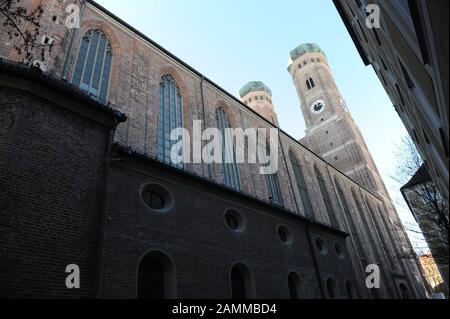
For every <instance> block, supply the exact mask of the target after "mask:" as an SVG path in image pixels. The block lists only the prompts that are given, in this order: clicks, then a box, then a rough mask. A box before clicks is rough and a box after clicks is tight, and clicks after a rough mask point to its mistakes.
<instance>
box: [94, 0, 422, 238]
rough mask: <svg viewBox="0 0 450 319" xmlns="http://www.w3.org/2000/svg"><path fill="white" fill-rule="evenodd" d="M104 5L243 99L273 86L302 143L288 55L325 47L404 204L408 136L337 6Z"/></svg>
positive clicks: (207, 1) (293, 0)
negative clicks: (402, 174)
mask: <svg viewBox="0 0 450 319" xmlns="http://www.w3.org/2000/svg"><path fill="white" fill-rule="evenodd" d="M97 2H98V3H100V4H101V5H103V6H105V7H106V8H107V9H108V10H110V11H112V12H113V13H114V14H116V15H118V16H119V17H120V18H122V19H123V20H125V21H126V22H127V23H129V24H131V25H132V26H133V27H135V28H137V29H138V30H140V31H141V32H143V33H144V34H146V35H147V36H148V37H150V38H151V39H152V40H154V41H156V42H157V43H158V44H160V45H161V46H163V47H164V48H166V49H167V50H169V51H170V52H172V53H173V54H175V55H176V56H177V57H179V58H180V59H182V60H183V61H185V62H186V63H188V64H189V65H191V66H192V67H194V68H195V69H197V70H198V71H199V72H201V73H203V74H204V75H205V76H207V77H208V78H210V79H211V80H213V81H214V82H216V83H217V84H218V85H220V86H221V87H223V88H224V89H226V90H227V91H228V92H230V93H232V94H234V95H236V96H238V92H239V89H240V88H241V87H242V86H243V85H244V84H245V83H247V82H248V81H254V80H258V81H263V82H264V83H266V84H267V85H268V86H269V87H270V88H271V89H272V92H273V101H274V104H275V108H276V112H277V114H278V118H279V121H280V125H281V127H282V128H283V130H285V131H286V132H288V133H289V134H291V135H292V136H293V137H295V138H298V139H299V138H301V137H303V136H304V130H305V125H304V121H303V117H302V114H301V111H300V107H299V105H300V102H299V98H298V96H297V93H296V90H295V87H294V86H293V83H292V80H291V77H290V75H289V73H288V72H287V71H286V65H287V61H288V55H289V52H290V51H291V50H292V49H294V48H295V47H296V46H297V45H299V44H301V43H304V42H315V43H317V44H319V45H320V46H321V48H322V49H323V50H324V51H325V53H326V54H327V57H328V60H329V64H330V66H331V69H332V71H333V74H334V77H335V80H336V82H337V85H338V87H339V89H340V91H341V93H342V95H343V96H344V98H345V100H346V102H347V104H348V106H349V109H350V112H351V113H352V115H353V117H354V119H355V121H356V123H357V124H358V126H359V127H360V128H361V130H362V133H363V135H364V137H365V139H366V142H367V144H368V146H369V149H370V151H371V153H372V155H373V157H374V159H375V162H376V164H377V165H378V168H379V170H380V172H381V174H382V176H383V178H384V181H385V183H386V185H387V187H388V189H389V191H390V193H391V196H392V198H393V199H394V201H396V200H397V199H401V194H400V192H399V190H398V185H396V184H395V183H394V182H393V181H392V179H391V178H390V175H392V174H393V173H394V168H395V158H394V155H393V151H394V147H395V146H394V144H395V143H399V141H400V139H401V137H402V136H404V135H406V134H407V133H406V130H405V128H404V126H403V124H402V123H401V121H400V119H399V117H398V116H397V114H396V112H395V111H394V108H393V107H392V103H391V101H390V100H389V98H388V96H387V95H386V92H385V91H384V89H383V87H382V85H381V83H380V81H379V80H378V78H377V77H376V75H375V72H374V71H373V69H372V67H370V66H369V67H365V66H364V64H363V62H362V60H361V58H360V56H359V55H358V52H357V51H356V48H355V46H354V44H353V42H352V40H351V38H350V36H349V35H348V32H347V30H346V29H345V27H344V24H343V23H342V20H341V18H340V17H339V15H338V13H337V11H336V9H335V7H334V5H333V3H332V1H331V0H315V1H308V0H278V1H275V0H270V1H269V0H258V1H256V0H241V1H238V0H226V1H225V0H132V1H123V0H97ZM397 206H399V205H397ZM398 209H399V212H400V215H401V217H402V219H403V220H406V221H413V219H412V216H411V214H410V213H409V212H408V211H407V210H406V209H405V208H402V207H398ZM411 239H412V241H413V244H414V242H416V241H417V240H416V239H415V238H411ZM421 246H423V245H421Z"/></svg>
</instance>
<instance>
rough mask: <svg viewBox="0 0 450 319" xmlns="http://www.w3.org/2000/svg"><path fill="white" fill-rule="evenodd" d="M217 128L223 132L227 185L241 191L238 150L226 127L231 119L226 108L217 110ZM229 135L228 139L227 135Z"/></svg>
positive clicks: (223, 168) (224, 174)
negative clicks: (237, 158) (237, 161)
mask: <svg viewBox="0 0 450 319" xmlns="http://www.w3.org/2000/svg"><path fill="white" fill-rule="evenodd" d="M216 122H217V128H218V129H219V130H220V132H221V133H222V175H223V177H224V181H225V186H227V187H229V188H232V189H234V190H237V191H240V190H241V184H240V181H239V170H238V166H237V164H236V150H235V147H234V143H233V141H232V140H230V139H231V138H232V135H230V134H227V131H226V129H228V128H230V121H229V120H228V117H227V115H226V113H225V110H224V109H223V108H222V107H220V108H218V109H217V110H216ZM227 136H228V137H229V139H227V138H226V137H227Z"/></svg>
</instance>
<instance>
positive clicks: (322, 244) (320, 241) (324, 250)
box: [316, 238, 327, 254]
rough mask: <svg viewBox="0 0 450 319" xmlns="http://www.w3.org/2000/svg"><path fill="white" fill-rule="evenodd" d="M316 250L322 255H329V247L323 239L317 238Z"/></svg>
mask: <svg viewBox="0 0 450 319" xmlns="http://www.w3.org/2000/svg"><path fill="white" fill-rule="evenodd" d="M316 248H317V250H318V251H319V252H320V253H322V254H326V253H327V246H326V244H325V242H324V241H323V239H322V238H316Z"/></svg>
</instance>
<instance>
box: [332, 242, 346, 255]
mask: <svg viewBox="0 0 450 319" xmlns="http://www.w3.org/2000/svg"><path fill="white" fill-rule="evenodd" d="M334 251H335V252H336V254H337V255H338V256H339V257H340V258H344V250H343V249H342V246H341V245H340V244H338V243H336V244H335V245H334Z"/></svg>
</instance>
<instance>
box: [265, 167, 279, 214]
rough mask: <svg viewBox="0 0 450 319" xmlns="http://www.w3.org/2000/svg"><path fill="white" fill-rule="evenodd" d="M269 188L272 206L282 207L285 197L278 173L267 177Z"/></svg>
mask: <svg viewBox="0 0 450 319" xmlns="http://www.w3.org/2000/svg"><path fill="white" fill-rule="evenodd" d="M266 181H267V186H268V188H269V200H270V202H271V203H272V204H275V205H278V206H282V205H283V197H282V195H281V190H280V182H279V181H278V175H277V173H273V174H267V175H266Z"/></svg>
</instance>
